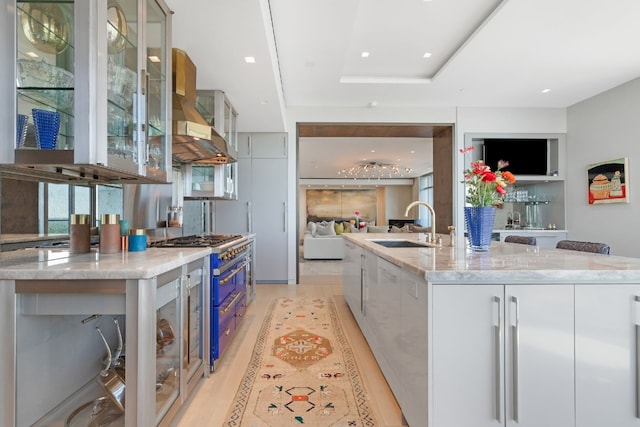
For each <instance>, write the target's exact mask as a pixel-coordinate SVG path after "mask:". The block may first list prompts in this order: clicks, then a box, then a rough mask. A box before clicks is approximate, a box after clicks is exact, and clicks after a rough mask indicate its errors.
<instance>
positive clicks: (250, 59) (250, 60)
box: [244, 56, 256, 64]
mask: <svg viewBox="0 0 640 427" xmlns="http://www.w3.org/2000/svg"><path fill="white" fill-rule="evenodd" d="M244 62H246V63H247V64H255V63H256V58H254V57H253V56H245V57H244Z"/></svg>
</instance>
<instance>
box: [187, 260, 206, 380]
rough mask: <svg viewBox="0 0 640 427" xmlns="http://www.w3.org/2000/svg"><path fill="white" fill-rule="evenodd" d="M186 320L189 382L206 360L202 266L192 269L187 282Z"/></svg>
mask: <svg viewBox="0 0 640 427" xmlns="http://www.w3.org/2000/svg"><path fill="white" fill-rule="evenodd" d="M186 292H187V297H186V313H187V318H186V321H185V326H186V334H187V339H186V340H185V342H187V343H188V348H187V349H186V351H185V357H186V364H185V365H186V366H187V382H190V381H191V379H192V378H193V377H194V375H195V374H196V373H197V372H199V370H200V368H201V367H202V366H203V362H204V342H203V341H204V335H203V333H204V332H203V326H204V306H203V302H204V298H203V297H204V269H203V268H202V267H200V268H197V269H195V270H193V271H190V272H189V274H188V275H187V282H186Z"/></svg>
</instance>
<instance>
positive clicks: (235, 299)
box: [220, 292, 242, 315]
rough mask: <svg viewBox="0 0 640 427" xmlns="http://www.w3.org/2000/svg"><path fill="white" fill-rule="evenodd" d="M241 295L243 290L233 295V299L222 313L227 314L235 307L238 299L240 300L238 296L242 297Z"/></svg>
mask: <svg viewBox="0 0 640 427" xmlns="http://www.w3.org/2000/svg"><path fill="white" fill-rule="evenodd" d="M240 296H242V292H238V293H237V294H236V296H235V297H233V299H232V300H231V301H229V304H227V305H226V306H225V308H223V309H222V310H220V315H223V314H227V311H229V310H231V307H235V305H236V301H237V300H238V298H240Z"/></svg>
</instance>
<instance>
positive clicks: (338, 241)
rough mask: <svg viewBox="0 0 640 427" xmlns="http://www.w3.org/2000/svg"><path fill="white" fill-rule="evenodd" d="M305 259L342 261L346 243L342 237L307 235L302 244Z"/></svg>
mask: <svg viewBox="0 0 640 427" xmlns="http://www.w3.org/2000/svg"><path fill="white" fill-rule="evenodd" d="M302 249H303V257H304V259H342V258H343V257H344V242H343V239H342V236H341V235H334V236H315V237H314V236H312V235H311V233H305V235H304V241H303V243H302Z"/></svg>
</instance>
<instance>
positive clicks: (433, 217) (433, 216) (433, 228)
mask: <svg viewBox="0 0 640 427" xmlns="http://www.w3.org/2000/svg"><path fill="white" fill-rule="evenodd" d="M416 205H422V206H424V207H425V208H427V209H428V210H429V212H430V213H431V233H429V241H430V242H431V241H435V240H436V211H434V210H433V208H432V207H431V205H430V204H429V203H427V202H421V201H419V200H417V201H415V202H411V203H409V206H407V209H406V210H405V211H404V216H405V217H408V216H409V211H410V210H411V208H412V207H414V206H416ZM432 235H433V240H432V239H431V236H432Z"/></svg>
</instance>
